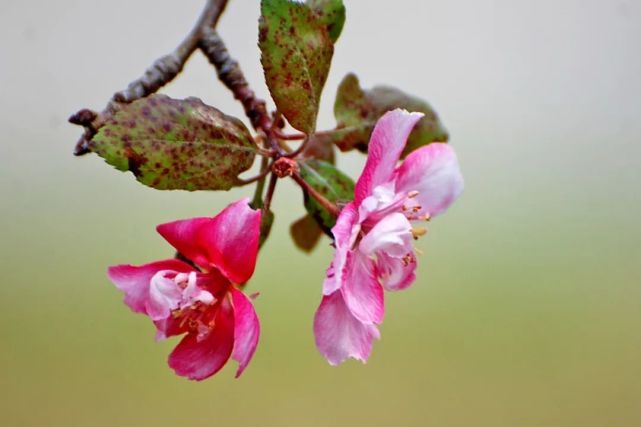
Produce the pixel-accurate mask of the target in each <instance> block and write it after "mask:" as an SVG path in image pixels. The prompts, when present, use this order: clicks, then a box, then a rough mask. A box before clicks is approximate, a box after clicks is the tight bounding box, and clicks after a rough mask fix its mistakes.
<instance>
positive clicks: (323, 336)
mask: <svg viewBox="0 0 641 427" xmlns="http://www.w3.org/2000/svg"><path fill="white" fill-rule="evenodd" d="M379 336H380V335H379V332H378V328H377V327H376V325H371V324H364V323H362V322H360V321H359V320H358V319H357V318H355V317H354V316H353V315H352V313H351V311H350V310H349V309H348V308H347V305H346V304H345V301H343V296H342V294H341V292H334V293H333V294H331V295H325V296H324V297H323V300H322V301H321V304H320V306H319V307H318V310H317V311H316V316H315V317H314V337H315V340H316V347H317V348H318V351H320V353H321V354H322V355H323V357H325V359H327V361H328V362H329V363H330V364H331V365H338V364H340V363H342V362H343V361H344V360H345V359H347V358H349V357H352V358H354V359H357V360H360V361H362V362H366V361H367V359H368V358H369V355H370V353H371V351H372V341H373V340H374V338H376V339H378V338H379Z"/></svg>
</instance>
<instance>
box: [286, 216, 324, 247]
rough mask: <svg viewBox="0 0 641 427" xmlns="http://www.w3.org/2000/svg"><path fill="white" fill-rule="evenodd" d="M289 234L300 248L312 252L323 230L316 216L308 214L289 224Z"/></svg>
mask: <svg viewBox="0 0 641 427" xmlns="http://www.w3.org/2000/svg"><path fill="white" fill-rule="evenodd" d="M289 234H290V235H291V236H292V240H293V241H294V243H295V244H296V247H298V249H300V250H302V251H303V252H307V253H310V252H311V251H312V250H313V249H314V248H315V247H316V245H317V244H318V241H319V240H320V238H321V235H322V234H323V230H321V228H320V227H319V226H318V223H317V222H316V220H315V219H314V217H312V216H311V215H309V214H307V215H305V216H303V217H302V218H300V219H299V220H297V221H295V222H293V223H292V225H290V226H289Z"/></svg>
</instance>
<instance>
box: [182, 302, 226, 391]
mask: <svg viewBox="0 0 641 427" xmlns="http://www.w3.org/2000/svg"><path fill="white" fill-rule="evenodd" d="M219 310H220V311H219V312H218V314H217V315H216V319H215V321H216V323H215V327H214V329H213V330H212V331H211V333H209V334H207V335H206V336H205V337H204V338H202V339H200V340H199V338H198V334H197V333H193V332H192V333H189V334H187V336H185V338H183V339H182V341H180V343H179V344H178V345H177V346H176V348H175V349H174V351H172V353H171V354H170V355H169V366H170V367H171V368H172V369H173V370H174V371H176V374H178V375H180V376H183V377H187V378H189V379H190V380H204V379H205V378H208V377H210V376H212V375H214V374H215V373H216V372H218V371H219V370H220V369H221V368H222V367H223V366H225V363H227V360H229V356H231V353H232V349H233V348H234V309H233V307H232V306H231V303H230V302H229V301H228V300H227V298H225V299H223V300H222V301H221V303H220V308H219Z"/></svg>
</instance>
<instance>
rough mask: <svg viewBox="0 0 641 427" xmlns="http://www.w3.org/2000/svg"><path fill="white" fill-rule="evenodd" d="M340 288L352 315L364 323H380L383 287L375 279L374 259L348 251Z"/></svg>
mask: <svg viewBox="0 0 641 427" xmlns="http://www.w3.org/2000/svg"><path fill="white" fill-rule="evenodd" d="M345 269H346V271H345V276H344V282H343V285H342V287H341V289H340V292H342V293H343V298H344V299H345V304H346V305H347V307H348V308H349V310H350V311H351V312H352V314H353V315H354V317H356V318H357V319H358V320H360V321H361V322H364V323H377V324H378V323H381V322H382V321H383V316H384V314H385V303H384V296H383V288H382V287H381V285H380V284H379V283H378V281H377V280H376V276H375V265H374V261H373V260H371V259H369V258H368V257H366V256H365V255H363V254H362V253H361V252H359V251H353V252H349V253H348V256H347V262H346V264H345Z"/></svg>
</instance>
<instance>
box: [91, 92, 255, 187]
mask: <svg viewBox="0 0 641 427" xmlns="http://www.w3.org/2000/svg"><path fill="white" fill-rule="evenodd" d="M89 149H90V150H91V151H93V152H94V153H96V154H98V155H99V156H100V157H102V158H104V159H105V161H106V162H107V163H109V164H110V165H112V166H114V167H115V168H116V169H118V170H121V171H131V172H132V173H133V174H134V176H135V177H136V179H137V180H138V181H140V182H141V183H143V184H145V185H147V186H149V187H153V188H156V189H159V190H176V189H180V190H188V191H194V190H228V189H229V188H231V187H233V186H234V185H235V184H237V183H238V174H240V173H241V172H243V171H245V170H247V169H248V168H249V167H250V166H251V165H252V163H253V161H254V157H255V155H256V152H257V147H256V143H255V142H254V140H253V138H252V136H251V134H250V133H249V131H248V130H247V128H246V127H245V125H244V124H243V123H242V122H241V121H240V120H238V119H236V118H234V117H230V116H227V115H225V114H223V113H222V112H220V111H219V110H217V109H216V108H214V107H210V106H208V105H205V104H203V102H202V101H201V100H199V99H197V98H187V99H185V100H178V99H172V98H169V97H167V96H165V95H152V96H150V97H147V98H142V99H139V100H137V101H134V102H132V103H131V104H124V105H122V106H120V107H119V109H118V110H117V111H116V112H115V113H114V114H113V115H111V116H110V117H109V118H108V119H107V120H106V122H105V123H104V124H103V125H102V126H101V127H100V130H99V131H98V133H97V134H96V135H95V136H94V137H93V138H92V140H91V141H90V142H89Z"/></svg>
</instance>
